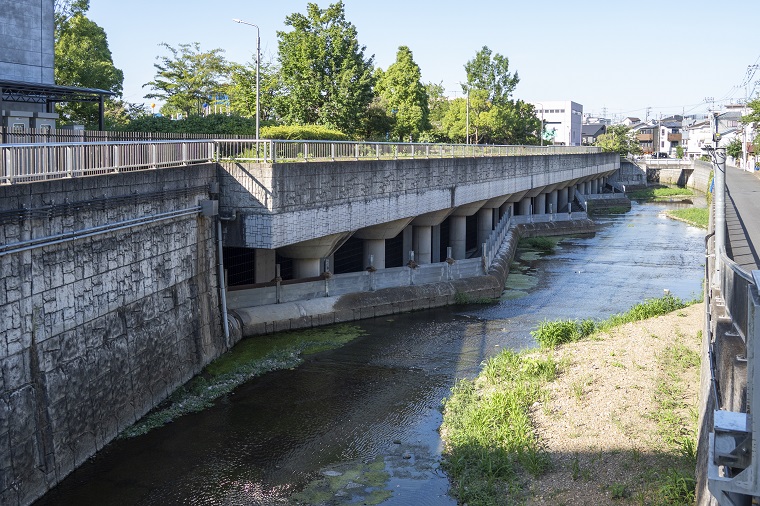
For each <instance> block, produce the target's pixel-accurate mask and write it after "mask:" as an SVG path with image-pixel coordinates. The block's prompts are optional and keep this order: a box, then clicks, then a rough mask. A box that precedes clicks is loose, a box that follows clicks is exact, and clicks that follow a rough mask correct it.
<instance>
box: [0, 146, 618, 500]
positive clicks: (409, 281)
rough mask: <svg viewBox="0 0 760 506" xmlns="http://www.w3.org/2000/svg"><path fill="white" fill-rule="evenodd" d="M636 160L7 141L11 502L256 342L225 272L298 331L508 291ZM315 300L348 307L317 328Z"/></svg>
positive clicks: (1, 165) (0, 295) (6, 396)
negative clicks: (545, 240)
mask: <svg viewBox="0 0 760 506" xmlns="http://www.w3.org/2000/svg"><path fill="white" fill-rule="evenodd" d="M618 166H619V161H618V157H617V155H614V154H606V153H600V152H599V150H598V149H597V148H569V147H561V146H557V147H554V146H552V147H543V148H542V147H538V146H474V145H438V144H394V143H339V142H303V141H297V142H296V141H228V140H200V141H187V140H183V141H149V142H101V143H48V144H11V145H9V144H2V145H0V286H2V287H3V288H4V289H2V290H0V321H2V322H3V323H2V327H0V346H1V348H0V370H2V380H3V383H2V385H3V388H2V394H1V395H0V399H2V402H0V420H5V421H6V422H5V423H3V424H0V434H2V437H1V438H0V455H4V456H6V459H4V460H2V461H0V475H2V476H4V479H3V480H2V482H0V483H2V484H3V487H4V488H2V490H0V502H1V503H3V504H29V503H31V502H32V501H33V500H34V499H35V498H36V497H39V496H40V495H41V494H42V493H44V492H45V491H46V490H47V489H49V488H50V487H52V486H53V485H54V484H56V483H57V482H58V481H60V480H61V479H63V478H64V477H65V476H66V475H67V474H68V473H69V472H71V471H72V470H73V469H75V468H76V467H77V466H78V465H79V464H81V463H82V462H83V461H84V460H85V459H86V458H88V457H89V456H91V455H92V454H94V453H95V452H96V451H97V450H99V449H100V448H102V447H103V446H104V445H105V444H107V443H108V442H109V441H111V440H112V439H113V438H114V437H115V436H116V435H117V434H118V433H119V432H120V431H121V430H123V429H124V428H125V427H127V426H129V425H130V424H132V423H133V422H134V421H135V420H137V419H138V418H140V417H142V416H143V415H144V414H145V413H147V412H148V411H149V410H150V409H152V408H153V407H155V406H156V405H157V404H158V403H159V402H161V401H162V400H164V399H165V398H166V397H167V396H168V395H169V394H170V393H171V392H172V391H173V390H174V389H176V388H177V387H178V386H180V385H182V384H183V383H184V382H186V381H187V380H188V379H190V378H191V377H192V376H193V375H195V374H197V373H198V372H200V371H201V369H202V368H203V367H204V366H205V365H206V364H208V363H209V362H210V361H211V360H213V359H214V358H216V357H217V356H219V355H220V354H222V353H223V352H224V351H226V350H227V349H229V347H230V346H232V345H233V344H234V343H235V342H236V341H237V340H238V339H240V337H241V333H242V330H241V329H240V328H239V325H238V323H244V322H241V320H240V318H237V317H231V318H228V317H227V314H228V309H227V307H226V306H227V296H228V290H227V287H226V286H225V280H226V279H227V278H230V282H231V283H232V282H233V281H234V280H233V278H236V280H237V282H241V283H242V285H243V286H242V288H244V290H243V291H239V292H238V293H237V294H235V292H232V291H230V292H229V295H230V302H231V303H233V304H235V303H236V304H237V305H236V306H235V309H234V312H236V313H240V314H243V316H245V315H246V314H247V315H248V316H249V317H250V316H251V314H253V313H256V311H257V310H256V308H257V307H260V308H267V309H265V310H264V312H267V313H275V312H276V311H275V310H273V309H272V308H275V307H280V308H281V312H283V311H284V313H283V314H285V316H284V319H283V320H281V321H283V322H288V323H287V325H288V327H287V328H292V327H294V326H295V325H296V324H308V325H318V324H323V323H330V322H332V321H340V320H341V319H346V318H348V319H352V318H362V317H367V316H372V315H375V314H381V312H382V311H386V312H399V311H406V310H411V309H417V308H419V307H430V306H431V305H436V304H447V303H452V302H454V301H455V299H456V296H458V295H462V294H464V295H466V294H471V295H473V296H478V295H479V294H489V295H491V294H496V293H498V292H500V290H501V287H502V286H503V281H504V278H505V277H506V272H507V270H508V257H509V254H510V252H511V251H512V249H511V248H514V245H515V244H516V239H517V238H518V237H519V236H520V234H523V233H531V231H536V230H539V229H543V230H544V231H546V233H562V232H563V231H564V230H569V229H573V227H578V226H579V225H578V224H580V226H581V227H583V226H585V225H584V224H587V223H589V222H588V220H586V219H585V214H584V213H583V212H582V211H580V207H578V206H579V204H575V206H576V207H577V208H576V207H574V204H573V202H574V199H575V200H576V201H577V199H578V196H584V200H585V198H590V196H591V195H594V194H596V193H598V192H600V191H601V188H602V187H603V186H604V184H605V180H606V178H607V177H608V176H610V175H611V174H612V173H613V172H614V171H615V170H616V169H617V168H618ZM351 251H353V252H358V253H357V258H358V260H355V261H353V263H352V262H350V261H348V260H347V259H350V258H351V256H352V255H353V253H351ZM240 252H243V253H244V254H243V255H242V258H241V255H239V254H240ZM346 252H348V253H346ZM235 254H238V256H237V257H235ZM225 264H226V265H225ZM251 290H253V292H252V291H251ZM256 290H258V292H256ZM368 294H369V295H368ZM399 294H404V295H403V297H406V298H403V297H401V295H399ZM373 297H374V298H375V299H374V302H372V301H370V302H368V301H369V300H370V299H372V298H373ZM394 297H396V298H395V299H394ZM246 298H247V299H246ZM241 299H242V302H241ZM380 299H382V300H380ZM402 299H403V301H402ZM251 301H253V302H251ZM262 301H265V302H266V301H269V302H271V304H268V305H264V306H260V304H261V302H262ZM309 301H314V302H313V303H315V304H317V305H319V304H322V305H324V303H323V302H320V301H331V302H330V304H332V313H330V314H331V315H332V316H330V317H326V316H325V314H326V313H324V312H323V313H319V312H315V313H314V315H315V317H314V318H311V319H310V320H309V321H307V322H304V320H305V319H306V318H305V317H304V313H303V312H304V307H305V306H304V304H306V303H308V302H309ZM357 301H358V302H357ZM399 301H402V302H399ZM257 304H259V306H257ZM288 304H290V305H291V306H288ZM293 304H298V306H297V307H295V309H294V311H295V315H290V314H286V313H287V311H285V308H287V307H291V309H293V308H294V306H293ZM357 304H358V305H357ZM370 308H371V309H370ZM349 310H350V311H349ZM230 312H233V310H230ZM260 313H261V311H260ZM328 313H329V312H328ZM247 321H248V323H249V325H248V327H247V329H248V330H250V332H251V333H256V332H261V331H264V332H268V331H272V330H278V329H279V328H284V327H273V326H270V327H267V324H266V322H265V323H264V324H263V326H262V325H258V326H257V325H256V324H255V322H254V320H253V319H250V318H249V320H247Z"/></svg>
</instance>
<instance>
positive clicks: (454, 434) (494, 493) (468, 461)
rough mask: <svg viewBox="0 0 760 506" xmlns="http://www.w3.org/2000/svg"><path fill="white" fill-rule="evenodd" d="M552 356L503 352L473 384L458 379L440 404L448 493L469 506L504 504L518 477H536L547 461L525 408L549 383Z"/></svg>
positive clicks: (515, 488)
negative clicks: (449, 490)
mask: <svg viewBox="0 0 760 506" xmlns="http://www.w3.org/2000/svg"><path fill="white" fill-rule="evenodd" d="M556 371H557V364H556V363H555V362H554V360H553V359H552V358H551V357H530V356H527V355H525V354H521V353H515V352H512V351H508V350H505V351H503V352H502V353H500V354H499V355H497V356H495V357H493V358H491V359H489V360H488V361H486V363H485V364H484V367H483V372H482V373H481V375H480V376H479V377H478V378H477V379H476V380H474V381H470V380H461V381H459V382H458V383H457V384H456V385H455V386H454V388H452V391H451V396H450V397H449V398H448V399H446V400H445V401H444V421H443V425H442V426H441V432H442V434H443V437H444V440H445V442H446V449H445V451H444V458H445V460H444V468H445V469H446V471H447V472H448V474H449V476H450V478H451V480H452V482H453V483H452V494H453V495H454V496H455V497H456V498H457V500H458V501H459V503H460V504H462V503H467V504H468V505H470V506H478V505H490V504H500V503H503V500H504V494H506V493H515V492H517V491H518V490H519V488H520V486H519V482H520V476H521V475H522V474H525V473H527V474H530V475H533V476H539V475H541V474H542V473H544V472H546V470H548V469H549V465H550V459H549V456H548V455H547V454H546V453H545V452H544V450H543V449H542V448H541V446H540V445H539V443H538V440H537V438H536V435H535V432H534V429H533V426H532V423H531V420H530V413H529V409H530V406H531V405H533V403H535V402H538V401H539V400H541V397H542V392H541V385H543V384H545V383H546V382H548V381H551V380H552V379H554V377H555V375H556Z"/></svg>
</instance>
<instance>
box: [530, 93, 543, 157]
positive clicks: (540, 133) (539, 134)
mask: <svg viewBox="0 0 760 506" xmlns="http://www.w3.org/2000/svg"><path fill="white" fill-rule="evenodd" d="M533 103H534V104H536V105H540V106H541V131H539V132H538V136H539V137H540V138H541V146H543V145H544V104H542V103H541V102H533Z"/></svg>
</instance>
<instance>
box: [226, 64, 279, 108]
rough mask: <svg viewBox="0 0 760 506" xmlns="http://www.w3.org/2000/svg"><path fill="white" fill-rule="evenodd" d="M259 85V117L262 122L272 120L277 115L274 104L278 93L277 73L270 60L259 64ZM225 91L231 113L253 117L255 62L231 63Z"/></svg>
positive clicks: (254, 106)
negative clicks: (244, 63) (245, 63)
mask: <svg viewBox="0 0 760 506" xmlns="http://www.w3.org/2000/svg"><path fill="white" fill-rule="evenodd" d="M259 86H260V87H261V92H260V93H259V119H260V120H261V121H262V122H264V121H270V122H271V121H274V120H275V119H276V117H277V116H276V114H275V107H274V106H275V100H276V99H277V96H278V95H279V74H278V72H277V69H276V68H275V66H274V65H273V64H272V63H271V62H269V63H263V62H262V63H261V64H260V65H259ZM226 93H227V95H228V96H229V98H230V109H231V110H232V112H233V113H235V114H239V115H240V116H243V117H247V118H253V117H255V116H256V64H255V63H253V64H247V65H240V64H239V63H231V64H230V66H229V84H228V85H227V87H226Z"/></svg>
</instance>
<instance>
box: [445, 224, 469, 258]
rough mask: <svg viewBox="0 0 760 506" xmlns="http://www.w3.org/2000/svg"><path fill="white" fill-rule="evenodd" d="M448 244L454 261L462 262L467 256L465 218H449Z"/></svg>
mask: <svg viewBox="0 0 760 506" xmlns="http://www.w3.org/2000/svg"><path fill="white" fill-rule="evenodd" d="M449 244H450V245H451V255H452V257H453V258H454V260H464V258H465V255H466V254H467V217H466V216H449Z"/></svg>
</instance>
